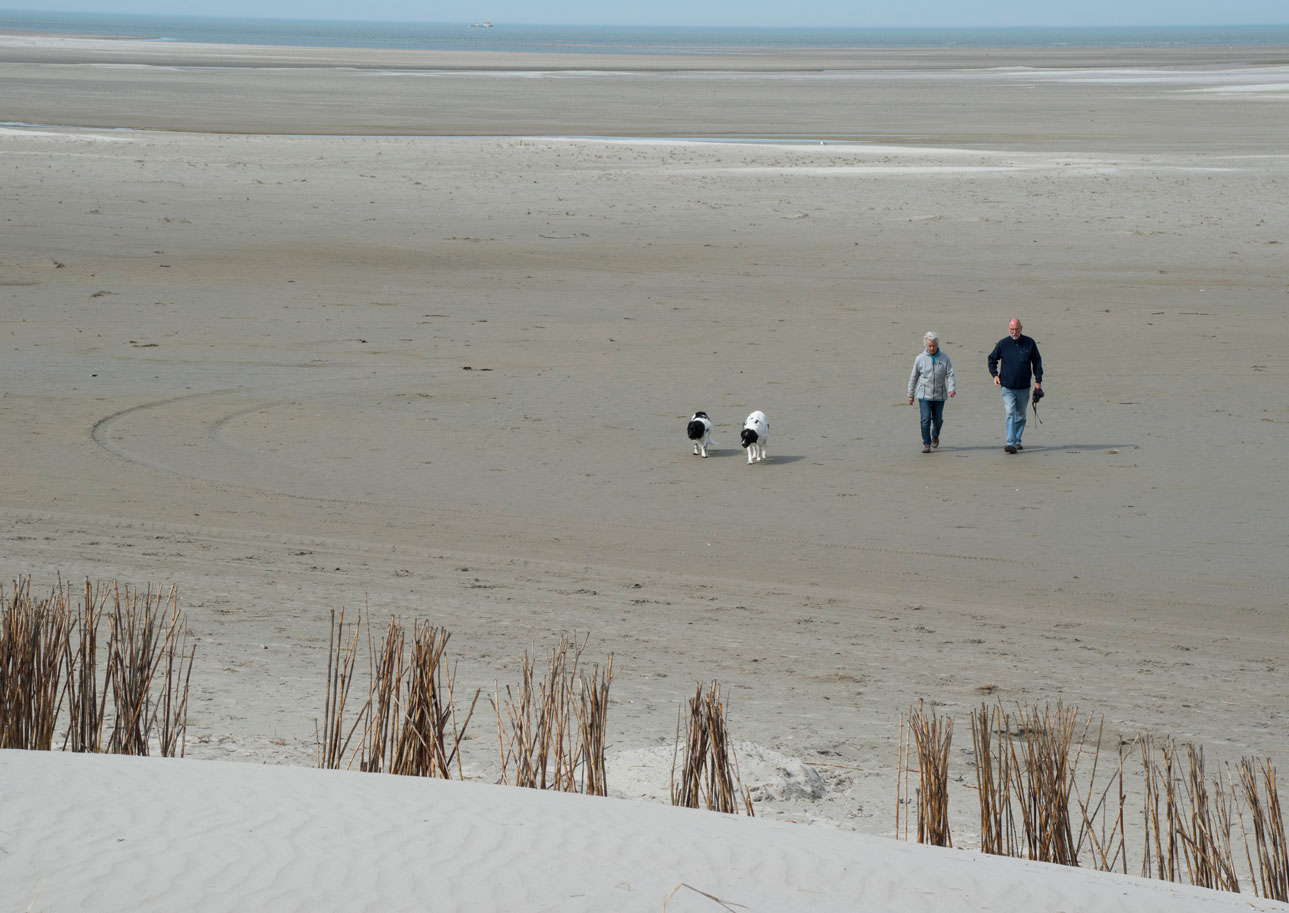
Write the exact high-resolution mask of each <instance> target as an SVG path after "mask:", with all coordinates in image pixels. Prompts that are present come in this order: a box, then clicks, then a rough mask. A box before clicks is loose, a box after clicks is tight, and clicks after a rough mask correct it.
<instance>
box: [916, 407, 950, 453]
mask: <svg viewBox="0 0 1289 913" xmlns="http://www.w3.org/2000/svg"><path fill="white" fill-rule="evenodd" d="M918 411H919V412H920V413H921V414H922V446H923V447H930V446H931V438H933V437H934V438H938V437H939V436H940V429H941V428H942V427H943V426H944V400H942V399H920V400H918Z"/></svg>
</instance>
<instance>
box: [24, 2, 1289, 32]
mask: <svg viewBox="0 0 1289 913" xmlns="http://www.w3.org/2000/svg"><path fill="white" fill-rule="evenodd" d="M0 4H2V5H3V7H4V8H8V9H26V10H41V11H56V10H76V11H86V12H113V13H176V14H189V15H198V16H239V17H240V16H263V17H278V18H284V19H367V20H404V21H421V22H477V21H479V20H481V19H487V20H490V21H491V22H494V23H497V24H501V23H505V22H514V23H552V24H585V25H725V26H813V27H819V26H856V27H865V26H869V27H885V26H932V27H934V26H1065V25H1069V26H1116V25H1119V26H1122V25H1256V24H1274V25H1280V24H1286V23H1289V0H1220V2H1219V0H1081V2H1077V3H1075V2H1071V3H1042V2H1035V0H992V2H985V0H895V2H887V3H864V2H857V0H799V2H796V3H793V2H784V0H697V2H695V0H652V2H640V0H616V2H615V0H595V2H592V0H559V2H550V0H548V2H545V3H538V2H534V0H439V2H435V0H366V2H355V0H179V2H176V0H10V2H8V3H6V2H4V0H0Z"/></svg>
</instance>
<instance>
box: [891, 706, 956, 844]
mask: <svg viewBox="0 0 1289 913" xmlns="http://www.w3.org/2000/svg"><path fill="white" fill-rule="evenodd" d="M903 730H904V727H903V726H901V731H903ZM907 731H908V733H909V735H908V738H911V739H912V743H913V746H914V748H915V750H916V751H917V756H918V768H917V772H918V787H917V815H918V823H917V839H918V843H928V844H931V845H932V846H953V837H952V835H951V834H950V833H949V746H950V745H951V744H952V742H953V720H951V719H950V718H949V717H948V716H943V717H942V716H938V715H937V714H936V713H935V711H932V712H931V714H930V715H929V716H928V715H927V714H926V713H925V711H924V709H923V704H922V703H921V702H919V703H918V706H917V708H916V709H913V708H910V709H909V713H908V730H907ZM906 756H907V752H906ZM904 830H905V834H906V835H907V833H908V820H907V816H906V818H905V824H904Z"/></svg>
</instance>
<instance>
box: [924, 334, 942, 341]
mask: <svg viewBox="0 0 1289 913" xmlns="http://www.w3.org/2000/svg"><path fill="white" fill-rule="evenodd" d="M939 341H940V336H939V334H938V333H927V334H926V335H925V336H923V337H922V342H923V344H926V343H928V342H939Z"/></svg>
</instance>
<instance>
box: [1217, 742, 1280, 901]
mask: <svg viewBox="0 0 1289 913" xmlns="http://www.w3.org/2000/svg"><path fill="white" fill-rule="evenodd" d="M1239 774H1240V787H1241V791H1242V792H1243V794H1244V801H1245V805H1247V806H1248V809H1249V817H1250V823H1251V826H1252V828H1253V839H1254V850H1250V848H1249V832H1248V830H1247V829H1246V827H1245V823H1244V813H1243V812H1242V811H1239V812H1238V814H1239V816H1240V831H1241V833H1242V834H1243V838H1244V852H1245V857H1246V859H1247V860H1248V863H1249V869H1250V871H1252V872H1253V873H1254V878H1253V890H1254V893H1255V894H1257V895H1258V896H1260V897H1267V898H1270V899H1271V900H1279V901H1289V842H1286V834H1285V821H1284V815H1283V814H1282V813H1281V810H1280V792H1279V790H1278V789H1277V787H1276V769H1275V767H1274V766H1272V764H1271V761H1270V760H1264V761H1262V763H1261V764H1259V763H1258V762H1256V761H1255V760H1254V759H1253V758H1243V759H1241V760H1240V765H1239ZM1258 774H1261V775H1262V780H1261V788H1259V782H1258ZM1228 776H1229V774H1228ZM1237 810H1238V806H1237ZM1254 851H1256V857H1255V855H1254ZM1255 860H1256V861H1255Z"/></svg>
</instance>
